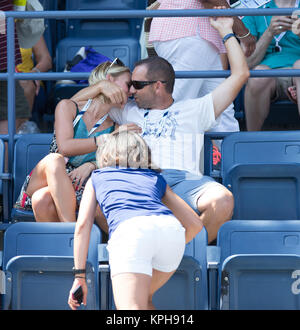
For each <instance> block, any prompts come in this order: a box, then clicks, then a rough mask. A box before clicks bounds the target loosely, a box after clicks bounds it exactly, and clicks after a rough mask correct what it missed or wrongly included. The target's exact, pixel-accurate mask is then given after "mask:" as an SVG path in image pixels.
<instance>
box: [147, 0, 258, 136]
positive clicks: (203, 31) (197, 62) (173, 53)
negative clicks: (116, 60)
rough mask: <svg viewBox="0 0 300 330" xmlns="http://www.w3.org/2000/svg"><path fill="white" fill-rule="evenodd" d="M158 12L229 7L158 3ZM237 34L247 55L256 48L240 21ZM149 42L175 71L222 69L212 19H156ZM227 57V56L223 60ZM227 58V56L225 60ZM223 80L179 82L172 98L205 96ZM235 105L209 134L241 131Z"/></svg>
mask: <svg viewBox="0 0 300 330" xmlns="http://www.w3.org/2000/svg"><path fill="white" fill-rule="evenodd" d="M158 2H159V3H160V7H159V10H163V9H165V10H171V9H172V10H173V9H203V8H213V6H225V5H226V7H229V5H228V3H227V2H226V0H158ZM234 21H235V22H234V28H233V29H234V32H235V34H236V35H237V37H238V38H239V39H240V41H241V44H242V47H243V48H244V51H245V55H246V56H249V55H250V54H251V53H252V52H253V51H254V49H255V38H254V37H253V36H252V35H251V34H250V33H249V30H247V29H246V28H245V26H244V24H243V23H242V21H241V20H240V19H238V18H235V19H234ZM149 42H150V43H152V44H153V45H154V48H155V51H156V53H157V54H158V55H159V56H161V57H163V58H165V59H167V60H168V61H169V62H170V63H171V64H172V65H173V67H174V70H175V71H201V70H222V68H224V69H225V68H226V65H225V64H224V63H223V65H222V62H221V57H220V54H223V55H224V54H225V53H226V51H225V47H224V45H223V43H222V40H221V38H220V36H219V34H218V32H217V31H216V30H215V29H214V28H213V27H212V26H211V25H210V23H209V17H162V18H160V17H159V18H158V17H155V18H153V20H152V23H151V30H150V36H149ZM223 58H224V57H223ZM225 59H226V57H225ZM222 81H223V78H219V79H216V78H202V79H194V78H193V79H176V82H175V86H174V92H173V97H174V99H175V100H176V101H180V100H186V99H191V98H198V97H202V96H204V95H206V94H208V93H210V92H211V91H212V90H214V89H215V88H216V87H217V86H218V85H219V84H220V83H221V82H222ZM238 130H239V125H238V122H237V120H236V119H235V117H234V109H233V104H231V105H230V106H229V107H228V108H227V109H226V110H225V111H224V113H223V114H222V115H221V116H220V117H219V118H218V120H217V122H216V125H215V126H214V127H213V128H212V129H211V130H210V131H219V132H227V131H229V132H232V131H238Z"/></svg>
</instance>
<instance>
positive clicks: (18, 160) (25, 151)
mask: <svg viewBox="0 0 300 330" xmlns="http://www.w3.org/2000/svg"><path fill="white" fill-rule="evenodd" d="M52 137H53V134H45V133H41V134H24V135H22V136H20V137H19V139H18V140H17V142H16V144H15V151H14V168H13V182H14V189H13V202H15V201H16V200H17V198H18V196H19V193H20V191H21V187H22V185H23V183H24V181H25V178H26V176H27V175H28V174H29V173H30V172H31V171H32V169H33V168H34V167H35V165H36V164H37V163H38V162H39V161H40V160H41V159H42V158H43V157H44V156H46V155H47V154H48V153H49V147H50V143H51V140H52ZM12 220H14V221H34V216H33V212H31V211H23V210H19V209H15V208H13V210H12Z"/></svg>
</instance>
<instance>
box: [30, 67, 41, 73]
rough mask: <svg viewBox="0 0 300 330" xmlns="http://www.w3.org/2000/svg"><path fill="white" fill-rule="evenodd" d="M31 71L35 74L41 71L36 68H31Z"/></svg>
mask: <svg viewBox="0 0 300 330" xmlns="http://www.w3.org/2000/svg"><path fill="white" fill-rule="evenodd" d="M31 71H35V72H37V73H41V71H40V70H39V69H38V68H36V67H34V68H32V69H31Z"/></svg>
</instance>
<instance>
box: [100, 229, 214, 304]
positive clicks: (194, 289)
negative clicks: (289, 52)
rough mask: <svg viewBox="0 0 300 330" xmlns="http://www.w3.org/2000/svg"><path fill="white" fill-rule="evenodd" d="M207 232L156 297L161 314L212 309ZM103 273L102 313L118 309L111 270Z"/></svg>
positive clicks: (105, 268)
mask: <svg viewBox="0 0 300 330" xmlns="http://www.w3.org/2000/svg"><path fill="white" fill-rule="evenodd" d="M206 247H207V232H206V230H205V228H204V229H203V230H202V231H201V232H200V233H199V234H198V235H197V236H196V237H195V239H194V240H193V241H191V242H190V243H189V244H188V245H187V246H186V249H185V253H184V257H183V259H182V261H181V263H180V265H179V267H178V269H177V270H176V272H175V273H174V275H173V276H172V277H171V278H170V280H169V281H168V282H167V283H166V284H165V285H164V286H163V287H161V288H160V289H159V290H158V291H157V292H156V293H155V294H154V296H153V304H154V306H155V308H156V309H159V310H167V309H168V310H205V309H208V283H207V257H206ZM100 269H101V275H100V276H101V286H102V289H101V295H102V296H101V309H115V305H114V301H113V295H112V289H111V281H110V276H109V266H108V265H102V266H101V265H100Z"/></svg>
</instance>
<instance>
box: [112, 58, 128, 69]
mask: <svg viewBox="0 0 300 330" xmlns="http://www.w3.org/2000/svg"><path fill="white" fill-rule="evenodd" d="M115 64H117V65H119V66H125V64H124V63H123V62H122V61H121V60H120V59H119V58H118V57H116V58H115V59H114V60H113V61H112V62H111V63H110V66H109V67H108V69H110V68H111V67H112V66H113V65H115Z"/></svg>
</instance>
